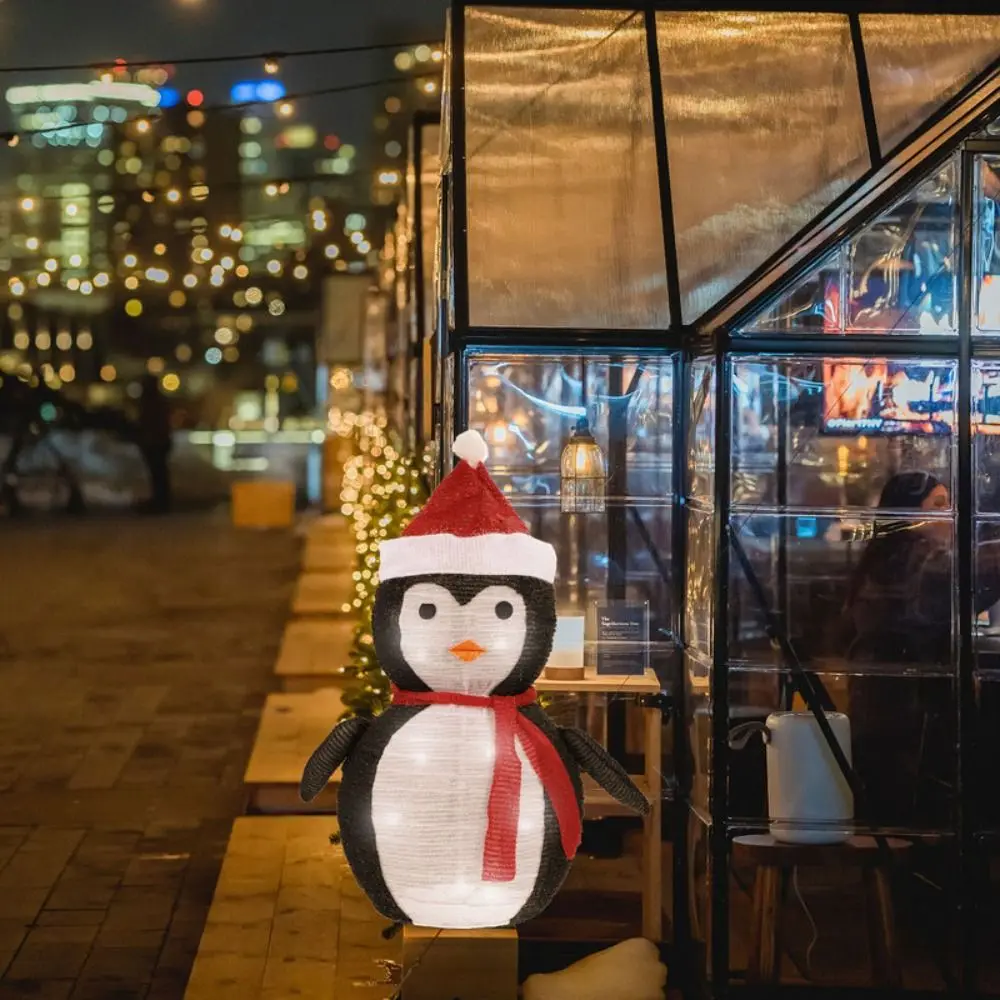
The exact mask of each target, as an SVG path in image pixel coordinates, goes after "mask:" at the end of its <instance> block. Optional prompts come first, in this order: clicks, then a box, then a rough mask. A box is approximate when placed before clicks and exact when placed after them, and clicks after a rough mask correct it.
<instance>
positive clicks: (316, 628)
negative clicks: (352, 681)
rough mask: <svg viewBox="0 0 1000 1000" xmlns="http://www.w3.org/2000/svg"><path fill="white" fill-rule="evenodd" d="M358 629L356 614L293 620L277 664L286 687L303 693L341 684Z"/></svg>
mask: <svg viewBox="0 0 1000 1000" xmlns="http://www.w3.org/2000/svg"><path fill="white" fill-rule="evenodd" d="M356 629H357V622H356V621H355V620H354V619H352V618H335V619H326V618H313V619H310V618H303V619H299V620H297V621H291V622H289V623H288V625H287V626H286V627H285V634H284V636H283V637H282V640H281V650H280V651H279V653H278V662H277V663H276V664H275V668H274V672H275V674H276V675H277V676H278V678H279V679H280V681H281V688H282V690H283V691H289V692H298V693H302V692H307V691H316V690H317V689H319V688H325V687H331V686H334V687H335V686H337V685H339V684H341V683H342V682H343V680H344V675H343V668H344V667H345V666H346V665H347V664H348V662H349V660H350V651H351V647H352V646H353V644H354V633H355V631H356Z"/></svg>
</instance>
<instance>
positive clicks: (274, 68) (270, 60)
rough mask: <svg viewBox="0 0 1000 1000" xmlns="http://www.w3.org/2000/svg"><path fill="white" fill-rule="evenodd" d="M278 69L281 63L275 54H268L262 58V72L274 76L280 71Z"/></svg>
mask: <svg viewBox="0 0 1000 1000" xmlns="http://www.w3.org/2000/svg"><path fill="white" fill-rule="evenodd" d="M280 70H281V65H280V64H279V63H278V60H277V58H276V57H275V56H268V57H267V58H266V59H265V60H264V72H265V73H267V74H268V76H274V75H275V74H276V73H278V72H280Z"/></svg>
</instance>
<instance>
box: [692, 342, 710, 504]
mask: <svg viewBox="0 0 1000 1000" xmlns="http://www.w3.org/2000/svg"><path fill="white" fill-rule="evenodd" d="M715 367H716V366H715V358H695V360H694V361H692V362H691V365H690V368H689V369H688V372H689V375H688V399H690V400H691V412H690V414H689V419H688V427H689V431H688V458H687V461H688V496H689V498H690V499H691V500H693V501H694V502H695V503H697V504H698V505H699V506H702V507H704V506H706V505H707V506H711V505H713V504H714V502H715V406H716V377H715Z"/></svg>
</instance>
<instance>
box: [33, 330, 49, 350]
mask: <svg viewBox="0 0 1000 1000" xmlns="http://www.w3.org/2000/svg"><path fill="white" fill-rule="evenodd" d="M51 346H52V335H51V334H50V333H49V332H48V331H47V330H42V332H41V333H38V334H36V335H35V347H37V348H38V350H40V351H47V350H48V349H49V348H50V347H51Z"/></svg>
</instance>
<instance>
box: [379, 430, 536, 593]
mask: <svg viewBox="0 0 1000 1000" xmlns="http://www.w3.org/2000/svg"><path fill="white" fill-rule="evenodd" d="M452 451H454V453H455V454H456V455H457V456H458V458H459V459H460V460H461V461H459V463H458V465H456V466H455V468H454V469H453V470H452V471H451V472H450V473H449V474H448V475H447V476H445V478H444V479H443V480H442V481H441V483H440V485H439V486H438V488H437V489H436V490H435V491H434V492H433V493H432V494H431V498H430V500H428V501H427V503H426V504H425V505H424V509H423V510H422V511H421V512H420V513H419V514H418V515H417V516H416V517H415V518H414V519H413V520H412V521H411V522H410V524H409V526H408V527H407V528H406V530H405V531H404V532H403V535H402V537H401V538H392V539H388V540H386V541H384V542H383V543H382V545H381V546H380V557H381V558H380V564H379V579H381V580H393V579H395V578H397V577H402V576H421V575H423V574H425V573H448V574H461V575H466V574H471V575H474V576H531V577H535V578H537V579H539V580H545V581H546V582H547V583H552V581H553V580H554V579H555V575H556V552H555V549H554V548H553V547H552V546H551V545H549V544H548V543H547V542H543V541H540V540H539V539H537V538H533V537H532V536H531V535H530V534H528V528H527V525H526V524H525V523H524V522H523V521H522V520H521V519H520V518H519V517H518V516H517V513H516V512H515V511H514V508H513V507H512V506H511V505H510V501H509V500H508V499H507V498H506V497H505V496H504V495H503V494H502V493H501V492H500V490H499V489H497V485H496V483H494V482H493V480H492V479H491V478H490V474H489V473H488V472H487V471H486V466H485V464H484V463H485V461H486V456H487V455H488V454H489V449H488V448H487V447H486V442H485V441H484V440H483V437H482V435H481V434H479V432H478V431H465V432H464V433H463V434H459V435H458V437H457V438H455V443H454V445H453V446H452Z"/></svg>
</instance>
